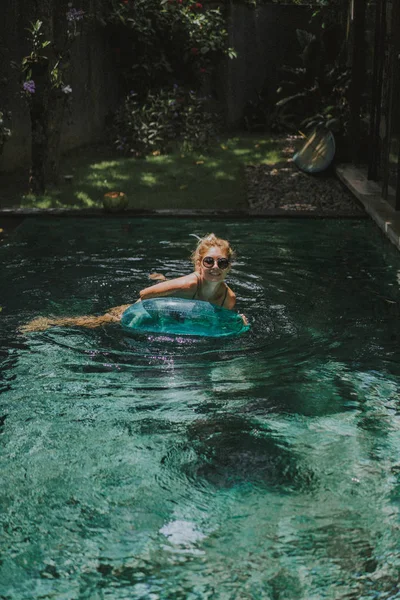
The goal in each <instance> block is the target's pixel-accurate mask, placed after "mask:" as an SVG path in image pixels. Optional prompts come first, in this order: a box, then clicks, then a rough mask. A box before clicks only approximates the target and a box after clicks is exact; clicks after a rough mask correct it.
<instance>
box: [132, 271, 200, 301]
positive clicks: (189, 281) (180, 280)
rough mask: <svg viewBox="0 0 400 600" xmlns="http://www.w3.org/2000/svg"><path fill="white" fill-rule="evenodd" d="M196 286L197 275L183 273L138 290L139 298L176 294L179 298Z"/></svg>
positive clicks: (186, 294)
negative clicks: (180, 275)
mask: <svg viewBox="0 0 400 600" xmlns="http://www.w3.org/2000/svg"><path fill="white" fill-rule="evenodd" d="M196 288H197V276H196V274H195V273H190V274H189V275H183V276H182V277H176V278H175V279H169V280H168V281H162V282H161V283H156V284H155V285H151V286H149V287H147V288H145V289H144V290H141V291H140V298H141V299H142V300H146V299H148V298H157V297H160V296H174V295H175V296H178V297H180V298H186V297H188V296H189V295H190V293H191V292H192V290H193V293H194V290H195V289H196Z"/></svg>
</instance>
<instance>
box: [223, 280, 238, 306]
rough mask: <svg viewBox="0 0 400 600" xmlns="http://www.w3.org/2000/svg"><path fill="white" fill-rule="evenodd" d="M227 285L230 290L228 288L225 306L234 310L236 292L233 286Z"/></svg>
mask: <svg viewBox="0 0 400 600" xmlns="http://www.w3.org/2000/svg"><path fill="white" fill-rule="evenodd" d="M226 287H227V288H228V290H227V294H226V300H225V303H224V306H225V308H227V309H229V310H232V309H233V308H235V304H236V294H235V292H234V291H233V290H231V288H230V287H229V286H226Z"/></svg>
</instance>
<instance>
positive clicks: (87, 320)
mask: <svg viewBox="0 0 400 600" xmlns="http://www.w3.org/2000/svg"><path fill="white" fill-rule="evenodd" d="M191 258H192V261H193V265H194V272H193V273H190V275H184V276H183V277H177V278H175V279H170V280H169V281H163V282H161V283H157V284H155V285H152V286H150V287H147V288H145V289H144V290H142V291H141V292H140V293H139V296H140V299H139V300H138V302H140V301H141V300H147V299H148V298H159V297H161V296H174V297H175V298H191V299H194V300H204V301H206V302H210V303H211V304H216V305H217V306H222V307H224V308H227V309H229V310H232V309H233V308H234V306H235V304H236V296H235V294H234V292H233V291H232V290H231V289H230V287H228V286H227V284H226V283H225V277H226V276H227V274H228V273H229V271H230V269H231V264H232V260H233V258H234V252H233V250H232V248H231V246H230V244H229V242H227V241H226V240H223V239H221V238H218V237H216V236H215V235H214V234H213V233H210V234H209V235H207V236H205V237H204V238H200V239H199V242H198V244H197V247H196V249H195V251H194V252H193V254H192V257H191ZM129 306H131V305H130V304H124V305H123V306H116V307H114V308H111V309H110V310H108V311H107V312H106V313H105V314H104V315H101V316H99V317H94V316H83V317H61V318H58V319H48V318H45V317H39V318H38V319H34V320H33V321H31V322H30V323H28V324H27V325H24V326H22V327H21V328H20V331H22V332H23V333H25V332H29V331H43V330H44V329H47V328H48V327H51V326H53V325H79V326H82V327H98V326H99V325H104V324H106V323H111V322H114V321H119V320H120V319H121V316H122V313H123V312H124V311H125V310H126V309H127V308H128V307H129ZM242 318H243V321H244V322H245V324H247V319H246V317H244V315H242Z"/></svg>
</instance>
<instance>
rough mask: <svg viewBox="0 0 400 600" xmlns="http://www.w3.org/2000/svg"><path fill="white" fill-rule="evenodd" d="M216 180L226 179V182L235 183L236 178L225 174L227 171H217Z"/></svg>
mask: <svg viewBox="0 0 400 600" xmlns="http://www.w3.org/2000/svg"><path fill="white" fill-rule="evenodd" d="M214 177H215V179H224V180H225V181H235V180H236V177H234V176H233V175H230V174H229V173H225V171H215V173H214Z"/></svg>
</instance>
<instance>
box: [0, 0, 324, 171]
mask: <svg viewBox="0 0 400 600" xmlns="http://www.w3.org/2000/svg"><path fill="white" fill-rule="evenodd" d="M23 5H24V0H9V1H8V2H7V3H6V5H5V6H3V7H2V8H3V10H2V19H1V21H0V108H5V109H9V110H12V123H11V128H12V132H13V134H12V138H11V139H10V140H9V141H8V142H7V143H6V144H5V146H4V151H3V154H2V156H0V170H3V171H6V170H11V169H14V168H16V167H19V166H21V165H23V164H26V163H27V162H28V161H29V157H30V123H29V115H28V110H27V107H26V105H25V103H24V101H23V99H22V98H21V96H20V81H19V77H18V73H17V72H16V71H15V70H13V69H12V68H11V66H10V63H11V61H20V60H21V58H22V56H23V55H24V51H26V48H24V45H23V44H24V42H23V40H24V39H25V37H26V31H25V28H26V27H27V26H28V25H29V19H27V16H26V12H24V6H23ZM213 5H215V4H214V3H213ZM224 10H225V11H226V14H227V22H228V29H229V35H230V45H231V46H233V47H234V48H235V49H236V50H237V53H238V58H237V59H233V60H228V59H226V60H224V61H222V63H221V65H220V66H219V68H218V70H217V76H216V77H215V79H214V81H213V82H211V86H212V88H213V91H214V94H215V96H216V97H217V99H218V103H219V104H220V105H221V106H222V107H223V109H224V112H225V118H226V122H227V123H228V125H230V126H231V127H232V128H233V127H237V126H240V125H241V122H242V115H243V110H244V107H245V105H246V103H247V102H248V101H249V100H254V98H255V97H256V94H257V92H258V91H260V90H261V89H262V88H264V90H267V93H268V101H269V102H272V101H273V99H274V95H275V92H276V88H277V86H278V84H279V81H280V79H281V77H282V73H281V67H282V65H284V64H293V63H296V62H299V55H300V52H301V49H300V47H299V45H298V42H297V38H296V29H298V28H299V29H307V30H312V28H311V24H310V20H311V14H312V9H310V8H309V7H306V6H296V5H269V4H268V5H264V6H261V7H259V8H257V9H252V8H249V7H247V6H246V5H243V4H231V5H229V6H228V7H226V5H225V8H224ZM112 52H113V51H112V48H111V47H110V45H109V43H108V41H107V37H106V35H105V31H104V29H103V28H102V27H101V26H100V25H99V24H98V25H97V24H95V23H92V24H91V26H90V28H89V30H88V31H86V32H85V34H84V35H82V36H81V37H80V38H78V39H77V41H76V44H75V46H74V51H73V60H72V65H73V67H72V74H71V87H72V89H73V94H72V104H71V112H70V115H69V117H67V118H66V120H65V124H64V128H63V135H62V150H63V151H67V150H70V149H72V148H75V147H78V146H82V145H85V144H90V143H96V142H97V141H100V140H102V139H104V133H105V123H106V121H107V117H109V116H110V115H111V114H112V111H113V110H114V109H115V107H116V105H117V102H118V89H117V87H118V83H117V77H116V75H115V68H114V67H113V56H112Z"/></svg>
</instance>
